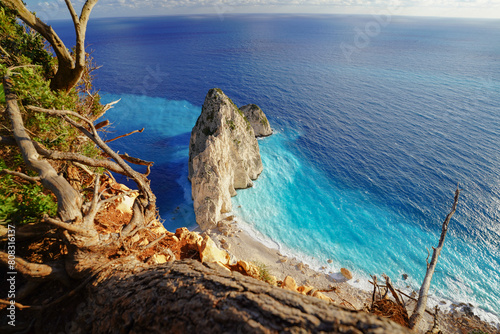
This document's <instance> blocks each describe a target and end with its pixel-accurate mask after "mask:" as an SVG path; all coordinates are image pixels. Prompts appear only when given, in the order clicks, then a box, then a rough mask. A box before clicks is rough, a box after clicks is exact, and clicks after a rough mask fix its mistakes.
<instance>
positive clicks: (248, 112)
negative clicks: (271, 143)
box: [240, 104, 273, 137]
mask: <svg viewBox="0 0 500 334" xmlns="http://www.w3.org/2000/svg"><path fill="white" fill-rule="evenodd" d="M240 110H241V111H242V112H243V114H244V115H245V117H246V118H247V119H248V121H249V122H250V124H251V125H252V128H253V131H254V132H255V136H256V137H267V136H270V135H272V134H273V130H272V129H271V125H270V124H269V121H268V120H267V117H266V115H265V114H264V112H263V111H262V109H260V108H259V106H257V105H255V104H247V105H246V106H243V107H241V108H240Z"/></svg>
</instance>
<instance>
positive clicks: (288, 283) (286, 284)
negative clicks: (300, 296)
mask: <svg viewBox="0 0 500 334" xmlns="http://www.w3.org/2000/svg"><path fill="white" fill-rule="evenodd" d="M281 287H282V288H283V289H287V290H291V291H297V283H296V282H295V280H294V279H293V278H292V277H290V276H287V277H285V279H284V280H283V283H281Z"/></svg>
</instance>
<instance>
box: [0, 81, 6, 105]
mask: <svg viewBox="0 0 500 334" xmlns="http://www.w3.org/2000/svg"><path fill="white" fill-rule="evenodd" d="M0 104H5V94H4V92H3V84H1V83H0Z"/></svg>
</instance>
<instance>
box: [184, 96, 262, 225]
mask: <svg viewBox="0 0 500 334" xmlns="http://www.w3.org/2000/svg"><path fill="white" fill-rule="evenodd" d="M264 117H265V116H264ZM262 169H263V167H262V161H261V158H260V152H259V145H258V143H257V140H256V138H255V132H254V130H253V127H252V125H251V124H250V122H249V121H248V119H247V118H246V117H245V115H244V114H243V113H242V112H241V111H240V110H239V109H238V107H237V106H236V105H235V104H234V103H233V101H231V99H230V98H228V97H227V96H226V95H225V94H224V93H223V92H222V91H221V90H220V89H216V88H215V89H211V90H210V91H209V92H208V94H207V96H206V98H205V102H204V104H203V108H202V111H201V115H200V117H199V118H198V120H197V121H196V125H195V126H194V128H193V130H192V132H191V141H190V145H189V175H188V177H189V179H190V180H191V187H192V196H193V202H194V210H195V214H196V222H197V223H198V225H200V227H201V228H202V229H208V228H213V227H215V226H216V224H217V222H218V221H219V220H220V216H221V213H225V212H229V211H231V208H232V207H231V196H235V195H236V191H235V189H242V188H248V187H251V186H252V185H253V183H252V180H255V179H256V178H257V177H258V176H259V174H260V173H261V172H262Z"/></svg>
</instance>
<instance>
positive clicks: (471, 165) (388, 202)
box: [51, 11, 500, 323]
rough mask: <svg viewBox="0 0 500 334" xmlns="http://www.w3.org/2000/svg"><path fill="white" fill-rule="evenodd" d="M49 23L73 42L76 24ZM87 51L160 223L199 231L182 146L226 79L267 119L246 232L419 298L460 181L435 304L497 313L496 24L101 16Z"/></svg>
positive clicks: (244, 198) (499, 92)
mask: <svg viewBox="0 0 500 334" xmlns="http://www.w3.org/2000/svg"><path fill="white" fill-rule="evenodd" d="M51 25H52V26H53V27H54V29H55V30H56V31H57V32H59V34H60V36H61V37H62V38H63V40H64V41H66V43H68V45H74V33H73V29H72V25H71V24H70V22H69V21H53V22H51ZM87 45H88V46H87V50H88V51H89V52H91V57H92V58H93V61H94V63H95V64H96V66H100V68H99V69H97V70H96V71H93V72H92V75H94V76H95V79H94V89H97V90H100V94H101V96H102V102H104V103H108V102H112V101H116V100H119V102H118V103H117V104H116V105H115V107H114V108H113V109H111V110H109V111H108V112H107V113H106V115H105V116H104V118H103V119H108V120H110V122H111V124H112V125H111V126H110V127H109V128H107V130H106V132H105V133H104V136H105V137H106V138H108V139H109V138H113V137H115V136H118V135H122V134H125V133H128V132H130V131H133V130H138V129H141V128H144V129H145V130H144V132H142V133H136V134H133V135H130V136H128V137H126V138H123V139H121V140H118V141H114V142H112V143H111V145H112V147H113V148H114V149H115V150H118V151H119V152H120V153H125V152H126V153H128V154H130V155H132V156H136V157H139V158H142V159H145V160H151V161H154V162H155V164H154V166H153V167H152V169H151V174H150V179H151V185H152V188H153V191H154V192H155V193H156V195H157V197H158V203H157V204H158V207H159V211H160V214H161V217H162V219H163V220H164V225H165V227H166V228H167V229H169V230H171V231H174V230H175V229H176V228H178V227H182V226H187V227H189V228H195V227H196V222H195V216H194V211H193V202H192V199H191V185H190V183H189V181H188V179H187V173H188V144H189V138H190V132H191V129H192V127H193V126H194V124H195V122H196V120H197V118H198V116H199V115H200V112H201V106H202V104H203V101H204V98H205V95H206V93H207V92H208V90H209V89H211V88H214V87H218V88H220V89H222V90H223V91H224V92H225V93H226V94H227V95H228V96H229V97H230V98H231V99H232V100H233V101H234V102H235V103H236V104H237V105H238V106H242V105H245V104H249V103H254V104H257V105H259V106H260V107H261V108H262V110H263V111H264V112H265V113H266V115H267V117H268V119H269V121H270V124H271V126H272V128H273V129H274V134H273V135H272V136H270V137H267V138H264V139H260V140H259V145H260V150H261V155H262V160H263V164H264V171H263V172H262V174H261V175H260V177H259V179H258V180H257V181H256V182H255V185H254V187H253V188H251V189H245V190H239V191H238V194H237V196H236V197H234V198H233V207H234V212H233V214H234V215H235V216H236V217H237V219H238V221H240V224H241V226H243V228H244V229H245V230H247V231H248V232H249V233H251V234H252V235H253V236H255V237H256V238H258V239H260V240H261V241H263V242H264V244H266V245H269V246H271V247H275V248H277V249H279V250H280V252H282V253H283V254H286V255H289V256H292V257H295V258H297V259H299V260H301V261H304V262H305V263H308V264H309V265H310V266H311V267H312V268H315V269H318V270H321V269H320V268H321V267H323V266H325V267H326V268H327V269H323V271H325V272H326V273H330V272H331V273H333V275H335V274H336V273H338V272H339V270H340V268H341V267H344V268H348V269H349V270H351V271H352V272H353V274H354V279H353V280H352V281H351V282H353V283H352V284H353V285H354V286H358V287H361V288H364V289H370V288H371V285H370V284H369V283H368V279H369V278H370V275H377V276H379V277H380V276H381V275H382V274H383V273H385V274H387V275H389V276H390V277H391V279H392V281H393V282H394V283H395V284H396V285H397V286H398V287H400V288H401V289H405V290H407V291H410V290H418V289H419V287H420V285H421V283H422V280H423V277H424V275H425V271H426V258H427V257H428V251H430V252H432V247H436V246H437V244H438V240H439V236H440V233H441V226H442V223H443V221H444V219H445V217H446V215H447V214H448V212H449V211H450V209H451V207H452V204H453V196H454V192H455V190H456V189H457V187H459V188H460V189H461V190H462V191H461V193H460V198H459V203H458V207H457V211H456V213H455V215H454V216H453V218H452V219H451V222H450V225H449V230H448V234H447V236H446V240H445V243H444V249H443V251H442V253H441V255H440V257H439V262H438V266H437V269H436V272H435V274H434V277H433V280H432V286H431V291H430V303H431V304H437V305H440V307H442V308H444V309H446V308H448V309H449V308H450V307H452V305H453V304H457V303H466V304H470V305H471V306H472V311H473V312H474V313H475V314H476V315H479V316H481V317H482V318H483V319H485V320H488V321H494V322H497V323H498V322H499V317H500V248H499V247H500V148H499V144H500V108H499V106H500V20H479V19H454V18H425V17H402V16H393V15H382V16H377V15H372V16H357V15H320V14H318V15H298V14H294V15H286V14H283V15H277V14H272V15H271V14H267V15H264V14H253V15H250V14H247V15H243V14H230V13H222V12H220V11H219V12H214V14H213V15H191V16H165V17H140V18H109V19H102V18H101V19H91V21H90V23H89V26H88V30H87ZM137 170H139V171H144V169H142V168H141V167H137ZM123 181H124V182H125V181H126V180H123ZM330 259H331V260H333V262H332V263H329V261H328V260H330ZM406 275H407V276H406ZM405 277H407V278H406V279H405Z"/></svg>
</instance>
